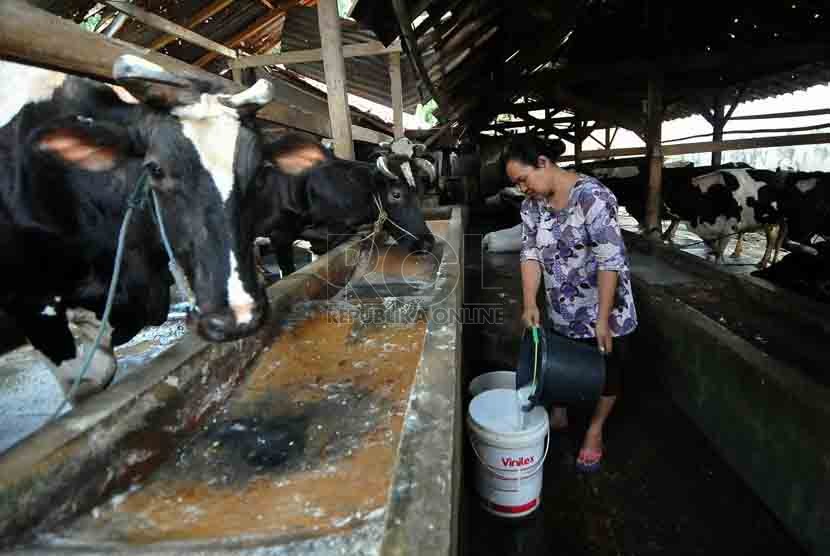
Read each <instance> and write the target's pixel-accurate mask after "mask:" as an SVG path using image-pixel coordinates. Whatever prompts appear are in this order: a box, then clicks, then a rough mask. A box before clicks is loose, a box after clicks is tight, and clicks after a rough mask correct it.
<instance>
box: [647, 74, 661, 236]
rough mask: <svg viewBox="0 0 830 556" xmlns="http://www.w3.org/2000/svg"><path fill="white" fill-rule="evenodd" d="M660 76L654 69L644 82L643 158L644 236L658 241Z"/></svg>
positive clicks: (659, 205)
mask: <svg viewBox="0 0 830 556" xmlns="http://www.w3.org/2000/svg"><path fill="white" fill-rule="evenodd" d="M662 129H663V74H662V71H660V70H657V69H655V70H654V71H653V72H652V74H651V76H650V78H649V82H648V125H647V126H646V133H647V136H646V139H647V142H646V156H647V157H648V191H647V197H646V237H648V238H649V239H659V238H660V235H661V234H662V233H663V227H662V223H661V219H660V212H661V211H660V208H661V206H662V193H661V191H662V186H663V150H662V146H661V143H662V140H663V138H662Z"/></svg>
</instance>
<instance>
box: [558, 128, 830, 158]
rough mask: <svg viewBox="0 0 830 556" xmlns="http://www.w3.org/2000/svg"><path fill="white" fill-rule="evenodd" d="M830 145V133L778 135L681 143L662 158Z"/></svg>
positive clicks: (638, 152) (632, 151)
mask: <svg viewBox="0 0 830 556" xmlns="http://www.w3.org/2000/svg"><path fill="white" fill-rule="evenodd" d="M827 143H830V133H810V134H803V135H779V136H777V137H752V138H749V139H732V140H727V141H720V142H719V143H713V142H707V143H682V144H680V145H665V144H664V145H662V146H661V150H662V152H663V156H676V155H681V154H693V153H710V152H712V151H742V150H746V149H763V148H767V147H794V146H796V145H822V144H827ZM645 154H646V148H645V147H628V148H624V149H611V150H606V149H602V150H594V151H583V152H582V158H583V160H595V159H598V158H608V157H618V156H643V155H645ZM559 160H561V161H562V162H568V161H572V160H573V156H570V155H569V156H563V157H560V159H559Z"/></svg>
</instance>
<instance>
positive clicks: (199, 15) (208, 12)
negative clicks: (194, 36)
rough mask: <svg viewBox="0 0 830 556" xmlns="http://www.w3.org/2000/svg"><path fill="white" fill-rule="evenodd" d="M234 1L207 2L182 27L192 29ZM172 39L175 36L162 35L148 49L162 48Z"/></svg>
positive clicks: (215, 0) (218, 0)
mask: <svg viewBox="0 0 830 556" xmlns="http://www.w3.org/2000/svg"><path fill="white" fill-rule="evenodd" d="M234 2H235V0H214V2H212V3H210V4H208V5H207V6H205V7H204V8H202V9H201V10H199V11H198V12H196V14H194V15H193V17H191V18H190V19H188V20H187V22H186V23H185V24H184V27H186V28H187V29H191V30H192V29H193V28H194V27H196V26H197V25H199V24H200V23H202V22H203V21H204V20H206V19H207V18H209V17H212V16H214V15H216V14H218V13H219V12H221V11H222V10H224V9H225V8H227V7H228V6H230V5H231V4H233V3H234ZM174 40H176V37H175V36H173V35H164V36H162V37H159V38H157V39H156V40H154V41H153V42H152V43H151V44H150V50H158V49H160V48H164V47H165V46H167V45H168V44H170V43H171V42H173V41H174Z"/></svg>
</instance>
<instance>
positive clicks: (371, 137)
mask: <svg viewBox="0 0 830 556" xmlns="http://www.w3.org/2000/svg"><path fill="white" fill-rule="evenodd" d="M352 138H354V140H355V141H365V142H366V143H374V144H375V145H378V144H380V143H383V142H385V141H391V140H392V139H393V137H392V136H390V135H387V134H386V133H381V132H380V131H375V130H374V129H368V128H365V127H360V126H357V125H353V126H352Z"/></svg>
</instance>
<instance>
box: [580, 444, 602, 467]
mask: <svg viewBox="0 0 830 556" xmlns="http://www.w3.org/2000/svg"><path fill="white" fill-rule="evenodd" d="M601 463H602V449H599V450H592V449H589V448H582V449H581V450H580V451H579V455H578V456H577V458H576V470H577V471H580V472H582V473H596V472H597V471H599V469H600V466H601Z"/></svg>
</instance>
